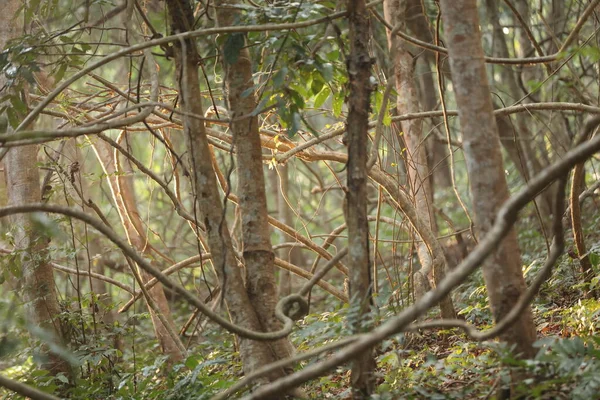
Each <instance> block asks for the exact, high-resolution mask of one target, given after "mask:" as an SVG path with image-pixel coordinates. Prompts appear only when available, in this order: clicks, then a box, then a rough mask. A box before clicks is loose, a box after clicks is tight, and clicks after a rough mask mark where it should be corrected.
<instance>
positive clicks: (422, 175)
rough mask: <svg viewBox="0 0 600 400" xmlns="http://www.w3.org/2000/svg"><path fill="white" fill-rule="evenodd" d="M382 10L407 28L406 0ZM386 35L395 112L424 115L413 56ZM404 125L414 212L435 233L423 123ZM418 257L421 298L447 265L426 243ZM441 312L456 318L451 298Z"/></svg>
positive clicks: (417, 282) (420, 246)
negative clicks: (425, 283) (392, 68)
mask: <svg viewBox="0 0 600 400" xmlns="http://www.w3.org/2000/svg"><path fill="white" fill-rule="evenodd" d="M383 6H384V13H385V18H386V19H387V20H388V22H390V24H391V25H392V26H396V25H397V24H402V25H406V15H407V14H406V8H407V1H406V0H385V1H384V4H383ZM387 34H388V43H389V46H390V49H391V51H390V52H391V54H392V55H393V59H392V62H393V67H394V76H395V79H396V91H397V92H398V96H397V97H396V108H397V109H398V113H399V114H409V113H418V112H420V111H421V107H420V106H419V99H418V95H417V88H416V85H415V81H414V69H413V65H414V60H413V56H412V55H411V54H410V53H409V51H408V49H407V48H406V44H405V42H403V41H400V40H398V39H397V38H394V37H391V35H390V34H391V31H389V30H388V31H387ZM401 125H402V132H403V133H404V135H403V137H404V142H405V143H406V150H407V151H406V164H407V166H406V169H407V171H408V181H409V184H410V188H411V192H412V197H413V202H414V204H415V209H416V211H417V215H418V218H419V219H420V220H421V221H422V222H423V224H425V225H426V226H427V227H429V228H431V230H432V231H433V232H436V230H437V229H436V224H435V216H434V214H433V196H432V192H431V184H430V181H429V166H428V164H427V154H426V152H425V144H424V142H423V120H422V119H411V120H406V121H403V122H402V124H401ZM417 254H418V256H419V261H420V262H421V270H420V271H417V272H416V273H415V275H416V277H415V292H416V295H417V297H418V298H420V297H422V296H423V295H424V294H425V292H426V291H427V290H428V287H422V286H423V281H424V280H425V279H428V278H429V277H430V276H431V275H432V274H433V278H434V283H437V282H439V281H440V280H441V279H443V278H444V276H445V269H446V265H447V263H446V262H445V260H444V262H443V263H441V264H440V263H436V264H434V262H433V261H434V260H433V257H432V254H431V251H430V249H429V248H428V247H427V244H426V243H425V242H424V241H421V242H420V243H419V244H418V247H417ZM419 275H421V276H420V279H419V278H417V277H418V276H419ZM427 286H429V285H427ZM440 309H441V315H442V318H455V317H456V313H455V311H454V306H453V304H452V299H451V298H450V297H446V298H445V299H444V300H443V301H442V302H441V303H440Z"/></svg>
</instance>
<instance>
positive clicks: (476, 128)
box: [441, 0, 536, 357]
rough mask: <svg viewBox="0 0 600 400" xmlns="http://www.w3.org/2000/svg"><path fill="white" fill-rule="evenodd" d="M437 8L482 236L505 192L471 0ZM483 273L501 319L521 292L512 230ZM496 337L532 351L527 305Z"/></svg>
mask: <svg viewBox="0 0 600 400" xmlns="http://www.w3.org/2000/svg"><path fill="white" fill-rule="evenodd" d="M441 8H442V18H443V22H444V33H445V37H446V45H447V47H448V52H449V56H450V68H451V70H452V79H453V86H454V91H455V95H456V102H457V105H458V110H459V118H460V125H461V128H462V134H463V148H464V153H465V161H466V164H467V171H468V173H469V184H470V190H471V196H472V199H473V208H474V212H475V220H476V226H477V231H478V233H479V235H482V234H485V233H486V232H488V231H489V230H490V229H491V227H492V225H493V223H494V218H495V216H496V212H497V211H498V209H499V208H500V206H501V205H502V203H503V202H504V201H506V200H507V199H508V197H509V192H508V187H507V184H506V178H505V176H504V168H503V165H502V155H501V152H500V140H499V137H498V129H497V127H496V122H495V120H494V114H493V107H492V100H491V95H490V89H489V84H488V78H487V75H486V71H485V63H484V55H483V48H482V46H481V32H480V30H479V17H478V14H477V2H476V0H453V1H452V0H443V1H441ZM483 276H484V279H485V282H486V287H487V289H488V294H489V298H490V305H491V309H492V313H493V315H494V318H495V319H496V321H498V320H501V319H502V317H503V316H505V315H506V314H507V313H508V312H509V311H510V310H511V309H512V308H513V307H514V305H515V304H516V302H517V301H518V299H519V297H520V295H521V294H522V293H523V292H524V291H525V280H524V279H523V273H522V271H521V257H520V251H519V246H518V244H517V236H516V233H515V231H514V229H512V230H511V231H510V233H509V234H508V235H507V236H506V238H505V239H504V240H503V241H502V244H501V245H500V246H499V248H498V249H497V250H496V251H495V252H494V253H493V254H492V255H491V256H490V257H488V259H487V260H486V261H485V263H484V265H483ZM501 338H502V339H503V340H504V341H506V342H508V343H509V344H512V345H515V346H516V349H515V350H516V352H517V353H519V355H520V356H521V357H531V356H533V355H534V354H535V351H534V348H533V346H532V344H533V342H534V341H535V338H536V331H535V325H534V323H533V317H532V314H531V310H530V308H529V307H528V308H526V309H525V310H524V311H523V313H522V315H521V317H520V318H519V320H518V321H517V322H516V323H515V324H514V325H513V326H512V327H510V328H509V329H508V330H507V331H506V332H505V333H504V334H503V335H502V336H501Z"/></svg>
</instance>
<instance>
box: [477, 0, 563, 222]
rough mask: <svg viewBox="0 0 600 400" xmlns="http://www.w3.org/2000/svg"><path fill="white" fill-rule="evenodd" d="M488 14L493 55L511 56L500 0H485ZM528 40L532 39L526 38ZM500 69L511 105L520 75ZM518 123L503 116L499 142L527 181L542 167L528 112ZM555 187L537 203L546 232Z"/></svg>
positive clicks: (516, 95) (517, 118)
mask: <svg viewBox="0 0 600 400" xmlns="http://www.w3.org/2000/svg"><path fill="white" fill-rule="evenodd" d="M486 11H487V17H488V19H489V22H490V24H491V25H492V29H493V44H494V46H493V52H494V56H496V57H502V58H509V57H510V54H509V52H508V46H507V43H506V40H505V35H504V32H503V30H502V26H501V25H500V16H499V15H498V3H497V2H495V1H493V0H486ZM527 40H528V41H529V39H527ZM494 68H497V69H498V70H499V75H500V83H502V84H503V85H504V89H505V91H506V94H507V96H505V101H506V102H507V103H508V104H509V105H510V104H512V103H513V102H516V101H518V100H520V98H521V91H520V90H519V87H518V84H517V77H516V75H515V73H514V72H513V71H512V69H511V68H510V67H509V66H506V65H499V66H494ZM513 118H514V120H515V121H516V123H515V124H514V125H513V123H511V117H500V118H498V119H497V120H496V122H497V124H498V131H499V132H498V133H499V135H500V142H501V143H502V145H503V146H504V148H505V149H506V151H507V153H508V155H509V157H510V159H511V161H512V162H513V164H514V165H515V167H516V168H517V170H518V171H519V174H520V175H521V177H522V178H523V180H524V181H525V182H527V181H529V179H530V178H531V177H532V176H535V175H537V173H538V172H539V171H540V170H541V169H542V166H541V165H540V163H539V160H538V159H537V158H536V156H535V153H534V152H533V149H532V147H531V145H530V144H529V141H530V139H531V137H532V135H531V131H530V130H529V126H528V124H527V121H526V118H530V117H529V116H528V115H526V114H517V115H516V116H515V117H513ZM553 197H554V196H553V191H552V190H546V191H544V192H543V193H542V194H541V196H540V199H539V200H538V201H537V205H538V207H539V209H540V213H541V216H542V223H543V224H544V228H545V230H546V232H550V230H551V215H552V199H553Z"/></svg>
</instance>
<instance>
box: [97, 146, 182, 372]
mask: <svg viewBox="0 0 600 400" xmlns="http://www.w3.org/2000/svg"><path fill="white" fill-rule="evenodd" d="M90 139H91V138H90ZM92 143H93V147H94V151H95V152H96V155H97V156H98V160H99V161H100V163H101V164H102V168H103V170H104V173H105V174H106V176H107V177H108V178H107V181H108V184H109V186H110V190H111V193H112V196H113V200H114V202H115V205H116V207H117V211H118V212H119V217H120V218H121V224H122V225H123V228H124V229H125V233H126V235H127V239H128V240H129V243H130V244H131V245H132V246H133V247H134V248H135V249H136V250H137V251H138V252H140V253H143V254H146V255H148V256H149V257H150V256H151V254H149V253H151V251H150V247H149V245H148V238H147V237H146V234H145V232H146V229H145V228H144V224H143V222H142V218H141V217H140V214H139V212H138V209H137V204H136V200H135V194H134V191H133V190H134V189H133V182H132V180H131V176H124V175H123V172H124V171H123V169H120V168H119V169H118V168H117V165H118V159H117V157H118V155H117V153H115V152H114V151H113V148H112V147H111V146H110V145H109V144H108V143H106V142H104V141H102V140H100V139H96V140H92ZM125 172H130V171H125ZM139 272H140V276H141V278H142V281H143V282H144V284H146V283H147V282H148V281H150V280H151V279H152V278H153V276H152V275H150V274H149V273H148V272H147V271H145V270H143V269H139ZM148 293H149V297H150V298H149V299H148V298H147V299H146V303H147V304H148V311H149V312H150V317H151V319H152V324H153V326H154V332H155V334H156V338H157V339H158V342H159V344H160V347H161V349H162V351H163V354H165V355H167V356H168V357H169V362H171V363H178V362H180V361H182V360H183V359H184V358H185V348H184V346H183V343H182V342H181V340H180V339H179V336H177V334H175V332H177V330H176V329H175V323H174V322H173V318H172V317H171V310H170V308H169V302H168V301H167V298H166V296H165V292H164V288H163V286H162V285H161V284H157V285H155V286H154V287H153V288H152V289H150V290H148ZM158 313H160V314H161V315H158Z"/></svg>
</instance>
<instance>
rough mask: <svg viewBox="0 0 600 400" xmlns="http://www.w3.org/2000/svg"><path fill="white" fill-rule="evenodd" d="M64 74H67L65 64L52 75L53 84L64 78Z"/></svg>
mask: <svg viewBox="0 0 600 400" xmlns="http://www.w3.org/2000/svg"><path fill="white" fill-rule="evenodd" d="M65 72H67V63H62V64H60V67H58V69H57V70H56V72H55V73H54V80H55V82H60V81H61V80H62V78H63V77H64V76H65Z"/></svg>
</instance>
